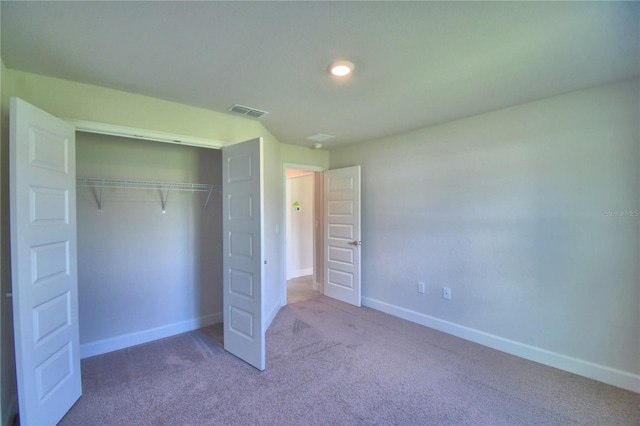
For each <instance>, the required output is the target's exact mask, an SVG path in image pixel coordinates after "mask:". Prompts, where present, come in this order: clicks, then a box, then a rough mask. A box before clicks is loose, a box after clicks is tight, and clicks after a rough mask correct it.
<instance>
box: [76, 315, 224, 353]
mask: <svg viewBox="0 0 640 426" xmlns="http://www.w3.org/2000/svg"><path fill="white" fill-rule="evenodd" d="M220 322H222V312H217V313H214V314H210V315H205V316H203V317H200V318H194V319H191V320H186V321H180V322H176V323H173V324H167V325H164V326H162V327H156V328H152V329H149V330H142V331H137V332H135V333H129V334H123V335H122V336H116V337H111V338H109V339H104V340H98V341H96V342H89V343H82V344H81V345H80V358H88V357H90V356H95V355H101V354H106V353H107V352H112V351H117V350H119V349H124V348H128V347H130V346H135V345H140V344H142V343H147V342H151V341H153V340H157V339H163V338H165V337H170V336H174V335H176V334H180V333H186V332H188V331H193V330H197V329H198V328H201V327H206V326H208V325H213V324H218V323H220Z"/></svg>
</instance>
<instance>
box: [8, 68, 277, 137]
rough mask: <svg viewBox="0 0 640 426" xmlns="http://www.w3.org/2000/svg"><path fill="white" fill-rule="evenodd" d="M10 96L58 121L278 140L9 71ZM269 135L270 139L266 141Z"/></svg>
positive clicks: (241, 122)
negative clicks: (62, 119)
mask: <svg viewBox="0 0 640 426" xmlns="http://www.w3.org/2000/svg"><path fill="white" fill-rule="evenodd" d="M7 72H8V76H9V79H8V80H9V81H8V87H7V88H6V89H5V90H7V91H8V92H9V95H10V96H17V97H20V98H22V99H23V100H25V101H26V102H29V103H30V104H32V105H35V106H37V107H38V108H40V109H43V110H45V111H47V112H49V113H50V114H53V115H55V116H58V117H66V118H74V119H79V120H87V121H95V122H99V123H108V124H117V125H121V126H129V127H136V128H141V129H148V130H156V131H162V132H168V133H174V134H179V135H188V136H196V137H203V138H209V139H216V140H220V141H224V142H230V143H235V142H242V141H245V140H249V139H253V138H256V137H259V136H263V137H273V136H271V135H270V134H268V133H269V132H268V131H266V129H265V128H264V126H263V125H262V123H260V122H259V121H256V120H251V119H247V118H244V117H239V116H234V115H231V114H223V113H219V112H214V111H210V110H206V109H203V108H197V107H193V106H189V105H184V104H179V103H176V102H169V101H165V100H161V99H156V98H151V97H148V96H141V95H137V94H133V93H127V92H123V91H120V90H113V89H107V88H104V87H98V86H92V85H89V84H83V83H77V82H72V81H68V80H61V79H58V78H52V77H45V76H41V75H37V74H30V73H26V72H21V71H15V70H11V69H8V70H7ZM266 134H268V135H267V136H265V135H266Z"/></svg>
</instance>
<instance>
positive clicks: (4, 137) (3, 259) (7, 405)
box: [0, 58, 17, 425]
mask: <svg viewBox="0 0 640 426" xmlns="http://www.w3.org/2000/svg"><path fill="white" fill-rule="evenodd" d="M7 86H8V84H7V69H6V68H5V66H4V62H2V59H1V58H0V93H1V99H0V103H1V105H2V108H1V117H0V266H1V268H0V270H1V272H0V424H1V425H6V424H8V423H9V421H10V420H11V419H12V417H13V415H14V414H15V413H16V412H17V405H16V404H17V400H16V384H15V362H14V357H13V319H12V307H11V299H9V298H8V297H5V294H6V293H9V292H10V291H11V277H10V269H9V268H10V259H9V250H10V248H9V238H8V237H9V167H8V165H9V157H8V153H9V98H8V96H7V94H6V92H7V90H6V89H7Z"/></svg>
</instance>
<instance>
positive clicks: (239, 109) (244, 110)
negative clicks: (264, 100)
mask: <svg viewBox="0 0 640 426" xmlns="http://www.w3.org/2000/svg"><path fill="white" fill-rule="evenodd" d="M227 111H231V112H235V113H238V114H242V115H248V116H249V117H253V118H260V117H262V116H263V115H265V114H269V113H268V112H267V111H262V110H259V109H255V108H250V107H247V106H244V105H238V104H235V105H234V106H232V107H231V108H229V109H228V110H227Z"/></svg>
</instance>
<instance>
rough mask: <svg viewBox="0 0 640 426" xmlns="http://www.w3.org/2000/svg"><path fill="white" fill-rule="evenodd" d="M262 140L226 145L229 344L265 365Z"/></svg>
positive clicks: (224, 190) (252, 361) (226, 339)
mask: <svg viewBox="0 0 640 426" xmlns="http://www.w3.org/2000/svg"><path fill="white" fill-rule="evenodd" d="M262 173H263V151H262V139H254V140H251V141H247V142H243V143H240V144H236V145H231V146H228V147H225V148H223V149H222V176H223V180H222V193H223V201H222V208H223V212H224V217H223V238H224V241H223V256H224V258H223V272H224V296H223V299H224V302H223V304H224V348H225V349H226V350H227V351H229V352H231V353H232V354H234V355H235V356H237V357H239V358H241V359H243V360H244V361H246V362H248V363H249V364H251V365H253V366H254V367H256V368H257V369H259V370H264V368H265V348H264V343H265V342H264V335H265V329H264V320H263V315H262V314H263V311H264V294H263V286H262V277H263V276H264V274H263V268H264V266H263V265H264V264H263V258H262V256H263V252H264V246H263V244H264V229H263V223H264V220H263V214H264V213H263V212H264V197H263V183H262V182H263V178H262Z"/></svg>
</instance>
